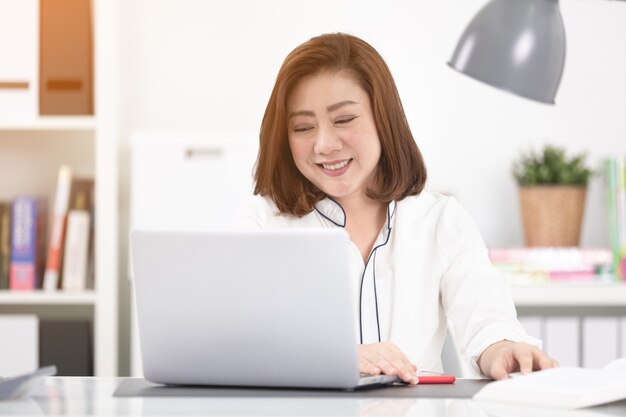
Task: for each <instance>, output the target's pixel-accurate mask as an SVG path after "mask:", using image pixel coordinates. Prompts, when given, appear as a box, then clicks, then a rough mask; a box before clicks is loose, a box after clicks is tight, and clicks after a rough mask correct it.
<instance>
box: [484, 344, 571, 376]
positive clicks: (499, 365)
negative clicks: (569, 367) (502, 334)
mask: <svg viewBox="0 0 626 417" xmlns="http://www.w3.org/2000/svg"><path fill="white" fill-rule="evenodd" d="M478 366H479V368H480V370H481V371H482V373H483V374H485V375H486V376H488V377H490V378H493V379H504V378H507V377H508V376H509V374H510V373H511V372H518V371H519V372H521V373H523V374H527V373H530V372H532V371H538V370H541V369H548V368H556V367H557V366H559V363H558V362H557V361H555V360H554V359H551V358H549V357H548V355H546V354H545V353H544V352H542V351H541V350H539V349H537V348H536V347H535V346H532V345H529V344H527V343H521V342H511V341H509V340H502V341H500V342H497V343H494V344H493V345H491V346H489V347H488V348H487V349H485V350H484V351H483V353H482V354H481V355H480V357H479V358H478Z"/></svg>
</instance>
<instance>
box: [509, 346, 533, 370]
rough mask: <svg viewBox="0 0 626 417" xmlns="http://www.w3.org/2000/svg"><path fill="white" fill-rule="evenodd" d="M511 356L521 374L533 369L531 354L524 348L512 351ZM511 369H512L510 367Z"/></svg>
mask: <svg viewBox="0 0 626 417" xmlns="http://www.w3.org/2000/svg"><path fill="white" fill-rule="evenodd" d="M513 356H514V357H515V359H516V360H517V363H518V364H519V370H520V372H521V373H523V374H528V373H530V372H532V371H533V354H532V353H531V352H529V351H528V350H526V349H521V350H515V351H513ZM511 370H512V369H511Z"/></svg>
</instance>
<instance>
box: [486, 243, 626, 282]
mask: <svg viewBox="0 0 626 417" xmlns="http://www.w3.org/2000/svg"><path fill="white" fill-rule="evenodd" d="M489 258H490V260H491V262H492V263H493V265H494V266H495V267H496V268H498V269H500V270H501V271H502V272H504V273H506V274H507V276H508V278H509V280H510V281H511V284H517V285H527V284H547V283H556V282H559V283H563V282H567V283H573V282H584V283H594V284H598V283H607V284H610V283H612V282H614V281H615V276H614V271H615V269H614V263H613V253H612V252H611V250H610V249H608V248H578V247H563V248H556V247H546V248H491V249H490V250H489Z"/></svg>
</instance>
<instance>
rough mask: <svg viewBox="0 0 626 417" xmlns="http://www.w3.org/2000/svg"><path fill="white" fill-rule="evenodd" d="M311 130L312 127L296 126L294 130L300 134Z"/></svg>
mask: <svg viewBox="0 0 626 417" xmlns="http://www.w3.org/2000/svg"><path fill="white" fill-rule="evenodd" d="M311 129H313V127H312V126H296V127H294V128H293V131H294V132H298V133H300V132H306V131H308V130H311Z"/></svg>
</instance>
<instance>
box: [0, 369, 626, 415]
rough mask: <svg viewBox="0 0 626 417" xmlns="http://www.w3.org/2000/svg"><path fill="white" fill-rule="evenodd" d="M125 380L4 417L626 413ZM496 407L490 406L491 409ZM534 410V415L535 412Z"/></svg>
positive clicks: (33, 400)
mask: <svg viewBox="0 0 626 417" xmlns="http://www.w3.org/2000/svg"><path fill="white" fill-rule="evenodd" d="M122 380H123V378H102V377H99V378H78V377H74V378H72V377H61V378H48V379H47V380H46V381H45V382H44V383H43V384H41V385H40V386H39V387H38V388H37V389H36V390H35V392H34V393H33V395H32V396H31V397H30V398H26V399H19V400H12V401H3V402H0V416H4V415H16V416H24V415H31V416H35V415H62V416H129V415H153V416H157V415H158V416H173V415H203V416H287V415H289V416H307V417H308V416H475V417H487V416H499V417H505V416H520V417H521V416H524V417H527V416H533V415H541V416H551V417H561V416H563V417H565V416H567V417H601V416H624V415H626V401H622V402H619V403H613V404H611V405H607V406H603V407H596V408H592V409H585V410H581V411H576V412H572V411H558V410H556V411H555V410H528V409H527V410H522V409H520V408H510V407H508V408H506V407H505V408H504V409H503V408H502V407H496V408H494V407H493V406H490V405H488V404H481V403H477V402H474V401H472V400H467V399H428V398H375V397H368V398H362V397H361V398H349V397H336V398H330V397H329V398H294V397H289V398H281V397H272V398H261V397H250V398H248V397H246V398H241V397H230V398H220V397H210V398H207V397H184V398H172V397H145V398H116V397H113V392H114V391H115V389H116V388H117V386H118V385H119V384H120V383H121V382H122ZM490 407H491V408H490ZM533 411H534V412H533Z"/></svg>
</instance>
